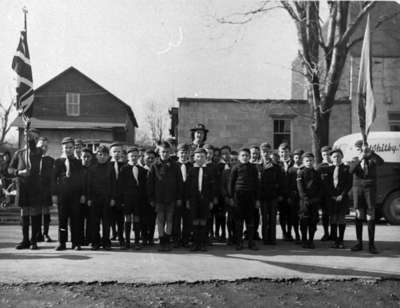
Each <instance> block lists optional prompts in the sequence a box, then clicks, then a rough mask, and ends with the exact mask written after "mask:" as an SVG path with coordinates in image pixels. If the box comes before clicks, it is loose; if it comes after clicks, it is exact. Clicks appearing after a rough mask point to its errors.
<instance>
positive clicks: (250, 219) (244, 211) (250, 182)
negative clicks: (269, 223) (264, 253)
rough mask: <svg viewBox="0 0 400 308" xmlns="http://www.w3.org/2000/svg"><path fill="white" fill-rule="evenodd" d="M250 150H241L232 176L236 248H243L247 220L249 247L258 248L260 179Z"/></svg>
mask: <svg viewBox="0 0 400 308" xmlns="http://www.w3.org/2000/svg"><path fill="white" fill-rule="evenodd" d="M249 159H250V150H249V149H247V148H243V149H241V150H240V152H239V163H238V164H236V165H235V166H234V167H233V168H232V172H231V177H230V185H229V187H230V196H231V198H232V200H231V204H232V205H233V207H234V216H235V231H236V235H237V238H236V249H237V250H242V249H243V221H245V222H246V229H247V233H248V234H247V237H248V247H249V249H252V250H257V249H258V248H257V245H256V244H255V242H254V233H255V230H254V212H255V209H256V208H260V201H259V199H258V192H259V180H258V171H257V168H256V167H255V166H254V165H253V164H250V162H249Z"/></svg>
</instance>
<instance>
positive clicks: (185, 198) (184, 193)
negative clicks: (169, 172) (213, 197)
mask: <svg viewBox="0 0 400 308" xmlns="http://www.w3.org/2000/svg"><path fill="white" fill-rule="evenodd" d="M176 164H177V165H178V167H179V170H180V171H181V175H182V183H183V185H185V183H186V181H187V178H188V176H189V172H190V169H192V168H193V164H192V163H191V162H187V163H185V165H186V181H184V180H183V174H182V169H181V168H182V163H181V162H179V161H177V162H176ZM182 200H187V197H186V191H185V189H183V193H182Z"/></svg>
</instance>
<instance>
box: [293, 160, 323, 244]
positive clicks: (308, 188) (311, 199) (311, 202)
mask: <svg viewBox="0 0 400 308" xmlns="http://www.w3.org/2000/svg"><path fill="white" fill-rule="evenodd" d="M313 164H314V155H313V154H312V153H309V152H306V153H304V154H303V168H301V169H298V171H297V189H298V191H299V197H300V211H299V216H300V230H301V237H302V242H303V248H310V249H314V248H315V245H314V235H315V231H316V230H317V223H318V218H319V217H318V209H319V205H320V202H321V193H322V183H321V177H320V174H319V173H318V172H317V170H315V169H314V167H313Z"/></svg>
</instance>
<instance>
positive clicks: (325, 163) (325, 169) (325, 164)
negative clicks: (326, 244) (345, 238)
mask: <svg viewBox="0 0 400 308" xmlns="http://www.w3.org/2000/svg"><path fill="white" fill-rule="evenodd" d="M331 150H332V148H331V147H330V146H323V147H322V148H321V156H322V163H321V164H320V165H319V166H318V168H317V170H318V172H319V173H320V175H321V180H322V184H323V189H326V187H327V186H328V184H327V181H328V176H329V166H332V162H331V158H330V156H329V153H330V151H331ZM330 205H331V202H330V200H329V198H328V197H327V191H325V193H324V194H323V197H322V200H321V210H322V225H323V227H324V235H323V236H322V238H321V241H329V240H330V239H332V238H331V235H330V233H329V225H330V223H331V222H330V212H331V208H330Z"/></svg>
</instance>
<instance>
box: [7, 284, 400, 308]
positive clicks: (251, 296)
mask: <svg viewBox="0 0 400 308" xmlns="http://www.w3.org/2000/svg"><path fill="white" fill-rule="evenodd" d="M0 298H1V299H0V307H74V308H79V307H267V306H268V307H293V306H297V307H300V306H304V307H324V308H327V307H385V308H387V307H399V306H400V281H399V280H351V281H309V282H307V281H302V280H295V281H281V282H279V281H278V282H276V281H270V280H259V279H252V280H244V281H235V282H219V281H216V282H199V283H172V284H160V285H133V284H118V283H112V282H110V283H91V284H87V283H74V284H54V283H47V284H20V285H8V284H1V285H0Z"/></svg>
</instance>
